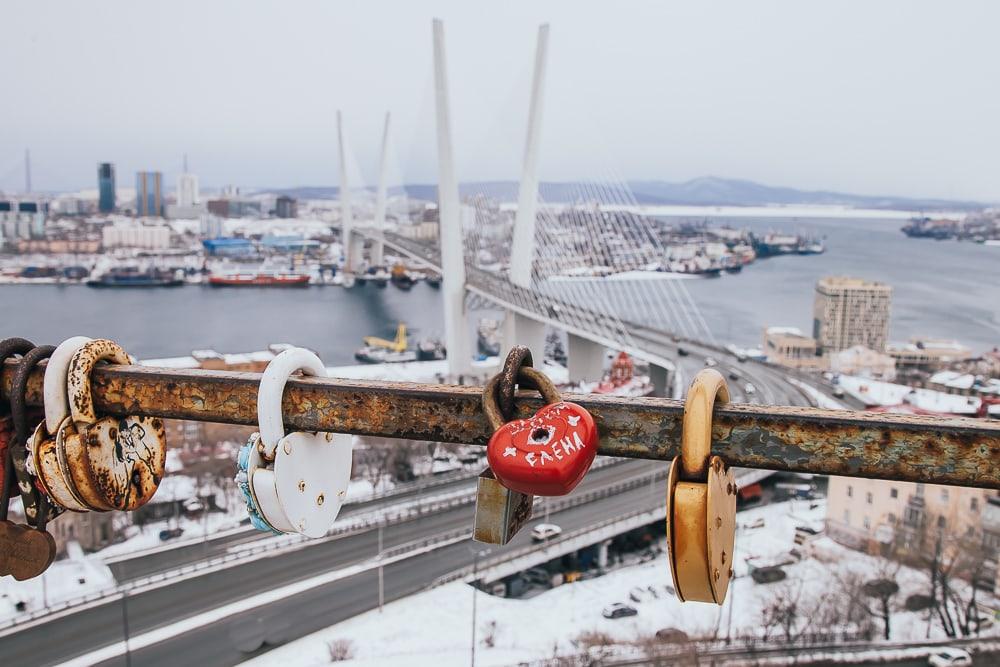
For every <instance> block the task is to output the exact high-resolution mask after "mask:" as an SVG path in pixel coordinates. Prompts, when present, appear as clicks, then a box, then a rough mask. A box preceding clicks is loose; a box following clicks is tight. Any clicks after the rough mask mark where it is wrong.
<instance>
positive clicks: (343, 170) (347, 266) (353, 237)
mask: <svg viewBox="0 0 1000 667" xmlns="http://www.w3.org/2000/svg"><path fill="white" fill-rule="evenodd" d="M337 143H338V145H339V158H340V192H339V195H340V229H341V232H340V241H341V244H342V245H343V246H344V273H348V274H354V273H355V272H356V271H357V270H358V269H359V268H360V267H361V250H362V247H363V244H364V240H363V239H362V237H361V236H360V235H358V234H356V233H355V231H354V211H353V209H352V207H351V188H350V183H349V182H348V179H347V147H346V145H345V143H344V124H343V118H342V115H341V113H340V110H339V109H338V110H337Z"/></svg>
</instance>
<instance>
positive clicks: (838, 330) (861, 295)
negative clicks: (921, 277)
mask: <svg viewBox="0 0 1000 667" xmlns="http://www.w3.org/2000/svg"><path fill="white" fill-rule="evenodd" d="M891 301H892V287H890V286H889V285H886V284H884V283H878V282H873V281H870V280H863V279H861V278H847V277H841V276H831V277H827V278H821V279H820V281H819V282H817V283H816V301H815V305H814V307H813V338H815V339H816V343H817V345H818V347H819V349H820V351H821V352H822V354H824V355H828V354H830V353H831V352H838V351H840V350H845V349H847V348H849V347H853V346H855V345H864V346H865V347H867V348H869V349H871V350H875V351H877V352H884V351H885V344H886V341H887V340H888V338H889V306H890V304H891Z"/></svg>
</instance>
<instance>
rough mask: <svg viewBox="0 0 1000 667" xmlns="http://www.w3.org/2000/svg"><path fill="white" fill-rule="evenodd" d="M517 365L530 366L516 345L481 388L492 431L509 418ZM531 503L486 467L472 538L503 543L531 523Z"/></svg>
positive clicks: (478, 490) (478, 491)
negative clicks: (505, 416)
mask: <svg viewBox="0 0 1000 667" xmlns="http://www.w3.org/2000/svg"><path fill="white" fill-rule="evenodd" d="M521 366H531V351H530V350H529V349H528V348H526V347H524V346H520V345H519V346H515V347H513V348H512V349H511V351H510V352H509V353H508V354H507V358H506V360H504V365H503V369H502V370H501V372H500V373H498V374H497V375H494V376H493V378H492V379H490V381H489V382H488V383H486V387H485V388H484V389H483V411H484V412H485V413H486V419H487V420H488V421H489V422H490V428H492V429H493V431H494V432H495V431H496V430H497V429H499V428H500V427H501V426H503V423H504V414H507V415H509V414H510V413H511V412H512V410H513V405H514V387H515V385H516V382H517V374H518V371H519V370H520V369H521ZM503 406H506V407H503ZM534 502H535V498H534V496H532V495H529V494H527V493H521V492H519V491H511V490H510V489H508V488H507V487H505V486H504V485H503V484H501V483H500V482H499V481H498V480H497V478H496V476H495V475H494V474H493V471H492V470H490V469H489V468H487V469H486V470H484V471H483V472H482V473H480V475H479V480H478V485H477V487H476V518H475V521H474V524H473V528H472V539H474V540H475V541H476V542H483V543H485V544H499V545H501V546H502V545H504V544H507V543H508V542H510V541H511V540H512V539H513V538H514V536H515V535H517V533H518V531H519V530H521V528H522V527H523V526H524V524H526V523H527V522H528V521H530V520H531V510H532V506H533V505H534Z"/></svg>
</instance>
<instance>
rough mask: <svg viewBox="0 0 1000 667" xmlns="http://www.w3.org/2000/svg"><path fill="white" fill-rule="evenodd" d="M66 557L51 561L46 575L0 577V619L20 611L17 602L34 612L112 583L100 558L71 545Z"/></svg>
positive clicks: (109, 573)
mask: <svg viewBox="0 0 1000 667" xmlns="http://www.w3.org/2000/svg"><path fill="white" fill-rule="evenodd" d="M73 547H75V548H73ZM69 556H70V557H69V558H68V559H66V560H60V561H56V562H55V563H52V565H51V566H49V569H48V570H46V571H45V574H43V575H42V576H40V577H35V578H34V579H28V580H27V581H16V580H15V579H14V578H13V577H0V620H3V619H6V618H9V617H11V616H14V615H15V614H18V613H20V612H19V611H18V610H17V605H18V603H23V604H24V605H25V607H26V611H34V610H36V609H41V608H43V607H44V606H45V603H46V602H47V603H48V604H50V605H51V604H56V603H58V602H61V601H63V600H69V599H71V598H76V597H80V596H81V595H89V594H90V593H96V592H97V591H100V590H103V589H106V588H107V587H108V586H113V585H114V583H115V579H114V577H113V576H112V575H111V570H109V569H108V567H107V566H106V565H105V564H104V563H102V562H101V561H99V560H95V559H91V558H86V557H84V555H83V553H82V552H81V551H80V549H79V547H78V546H76V545H72V547H71V549H70V554H69Z"/></svg>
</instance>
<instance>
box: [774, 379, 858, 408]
mask: <svg viewBox="0 0 1000 667" xmlns="http://www.w3.org/2000/svg"><path fill="white" fill-rule="evenodd" d="M785 379H786V380H788V383H789V384H790V385H792V386H794V387H798V388H799V389H801V390H802V391H804V392H805V393H807V394H809V397H810V398H812V400H813V401H815V402H816V407H818V408H825V409H827V410H846V409H847V407H846V406H845V405H844V404H843V403H841V402H840V401H838V400H836V399H835V398H831V397H829V396H827V395H826V394H824V393H823V392H821V391H820V390H819V389H817V388H816V387H813V386H812V385H810V384H806V383H805V382H802V381H801V380H796V379H795V378H792V377H786V378H785Z"/></svg>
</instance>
